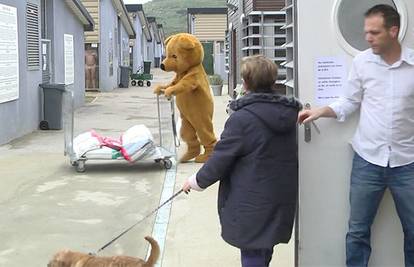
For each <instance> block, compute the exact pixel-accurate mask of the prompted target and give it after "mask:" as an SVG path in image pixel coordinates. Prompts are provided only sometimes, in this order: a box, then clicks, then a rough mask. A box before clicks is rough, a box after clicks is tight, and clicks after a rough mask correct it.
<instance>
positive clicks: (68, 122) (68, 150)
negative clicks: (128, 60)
mask: <svg viewBox="0 0 414 267" xmlns="http://www.w3.org/2000/svg"><path fill="white" fill-rule="evenodd" d="M162 98H163V97H162ZM160 102H169V103H168V104H169V106H170V108H171V111H170V112H171V127H172V129H171V130H172V138H173V145H170V147H174V146H175V147H178V146H179V145H180V141H179V138H178V136H177V130H176V122H175V104H174V98H171V99H165V100H164V98H163V100H161V99H160V96H157V114H158V133H159V143H158V144H157V145H154V146H151V147H150V148H149V149H148V150H147V151H146V152H145V153H144V155H143V156H142V157H140V158H139V159H138V160H136V161H142V160H153V161H154V162H156V163H158V164H161V165H162V166H163V167H164V168H165V169H170V168H171V167H172V161H171V158H172V157H174V155H175V152H172V151H170V150H169V149H168V148H166V147H165V146H164V138H163V127H162V126H163V125H162V120H161V103H160ZM63 109H64V112H63V113H64V123H63V124H64V154H65V156H68V157H69V159H70V164H71V165H72V166H74V167H75V168H76V171H77V172H84V171H85V165H86V161H88V160H97V161H99V160H117V161H126V160H125V158H123V157H122V156H121V155H120V154H119V156H115V157H114V156H113V155H114V151H111V149H109V148H108V147H101V148H99V149H101V151H99V149H96V150H94V152H95V153H92V155H91V153H89V154H88V153H85V154H83V155H82V156H80V157H79V156H78V155H76V153H75V150H74V124H75V123H74V122H75V119H74V96H73V92H72V91H66V92H65V95H64V108H63ZM97 150H98V152H100V154H101V155H102V154H105V153H112V154H111V155H112V156H109V157H107V158H102V157H96V156H93V155H96V151H97ZM134 162H135V161H134Z"/></svg>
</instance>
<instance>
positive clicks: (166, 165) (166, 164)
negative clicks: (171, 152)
mask: <svg viewBox="0 0 414 267" xmlns="http://www.w3.org/2000/svg"><path fill="white" fill-rule="evenodd" d="M163 164H164V168H165V169H167V170H169V169H171V167H172V162H171V160H170V159H164V162H163Z"/></svg>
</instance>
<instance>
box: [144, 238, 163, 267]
mask: <svg viewBox="0 0 414 267" xmlns="http://www.w3.org/2000/svg"><path fill="white" fill-rule="evenodd" d="M145 240H147V241H148V242H149V243H150V244H151V253H150V255H149V257H148V259H147V262H146V263H145V266H148V267H152V266H154V265H155V263H156V262H157V260H158V258H159V256H160V253H161V252H160V246H159V245H158V243H157V241H156V240H155V239H154V238H152V237H150V236H146V237H145Z"/></svg>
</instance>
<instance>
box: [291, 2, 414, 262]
mask: <svg viewBox="0 0 414 267" xmlns="http://www.w3.org/2000/svg"><path fill="white" fill-rule="evenodd" d="M379 3H388V4H391V5H394V6H396V7H397V9H398V10H399V12H400V13H401V14H402V20H403V21H402V23H403V25H402V34H401V38H402V40H403V43H404V44H405V45H407V46H411V47H413V46H414V32H413V26H414V22H413V21H412V20H411V21H410V22H409V23H410V24H408V25H407V13H409V15H410V16H411V17H410V18H412V17H413V16H414V1H413V0H399V1H397V0H394V1H393V0H388V1H387V0H382V1H380V0H363V1H361V0H338V1H335V0H318V1H309V0H297V1H296V8H297V10H296V12H297V16H296V18H298V20H297V24H296V26H297V43H296V49H297V59H298V61H297V65H296V66H297V68H298V69H297V73H298V80H297V83H298V85H297V92H298V96H299V99H300V100H301V101H302V103H310V104H311V106H313V107H315V106H317V105H318V104H317V101H316V98H317V97H320V96H321V94H322V93H321V91H316V80H317V78H318V77H320V75H321V74H320V72H318V71H317V70H316V69H315V66H316V65H315V62H316V61H317V60H320V61H323V60H324V59H325V60H326V59H330V60H331V61H333V62H336V63H339V65H340V64H342V63H344V65H345V67H344V69H345V70H346V73H347V72H348V70H349V66H350V63H351V60H352V58H353V56H354V55H355V53H356V52H357V51H358V50H362V49H365V48H367V46H366V43H365V42H364V36H363V13H364V12H365V11H366V10H367V9H368V8H369V7H371V6H373V5H375V4H379ZM407 28H408V29H409V30H407ZM404 33H405V35H404ZM328 57H329V58H328ZM328 69H329V67H328ZM340 69H341V68H339V69H337V71H338V70H340ZM335 75H339V76H340V75H341V73H340V71H338V72H337V73H335ZM339 81H340V80H339ZM339 84H340V83H339ZM324 93H327V92H326V91H325V92H324ZM328 95H329V92H328ZM332 96H335V92H334V91H333V92H332ZM327 99H328V100H325V101H329V98H327ZM322 100H323V99H322ZM357 113H358V112H356V114H354V116H353V117H352V118H350V119H349V120H348V121H347V122H345V123H339V122H336V121H335V120H333V119H319V120H318V121H317V122H316V124H317V125H318V127H319V129H320V134H318V133H317V132H316V131H315V128H314V127H313V126H312V125H311V139H310V141H309V142H305V131H304V129H305V127H300V128H299V135H298V138H299V140H298V145H299V185H300V188H299V213H298V216H299V219H298V225H297V226H298V233H297V239H298V246H297V265H298V266H312V267H316V266H317V267H324V266H326V267H333V266H345V235H346V232H347V228H348V226H347V223H348V214H349V202H348V193H349V180H350V170H351V162H352V156H353V152H352V149H351V146H350V145H349V143H348V142H349V140H350V139H351V137H352V135H353V133H354V130H355V127H356V123H357V120H358V114H357ZM371 242H372V244H371V245H372V248H373V250H372V254H371V259H370V266H384V267H385V266H387V267H391V266H392V267H394V266H404V264H403V235H402V230H401V225H400V222H399V219H398V217H397V214H396V210H395V208H394V204H393V201H392V198H391V196H390V194H389V192H387V193H386V195H385V196H384V199H383V201H382V203H381V205H380V208H379V212H378V214H377V216H376V219H375V222H374V225H373V229H372V240H371Z"/></svg>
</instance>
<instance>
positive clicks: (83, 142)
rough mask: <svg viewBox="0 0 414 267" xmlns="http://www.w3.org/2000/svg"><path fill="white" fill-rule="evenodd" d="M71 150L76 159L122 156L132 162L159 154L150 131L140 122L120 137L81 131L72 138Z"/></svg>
mask: <svg viewBox="0 0 414 267" xmlns="http://www.w3.org/2000/svg"><path fill="white" fill-rule="evenodd" d="M73 150H74V152H75V156H76V160H78V159H80V158H82V157H83V158H86V159H119V158H121V159H122V158H124V159H126V160H127V161H130V162H134V161H137V160H140V159H143V158H146V157H150V156H151V157H155V158H157V156H158V154H161V153H160V151H159V149H158V147H156V146H155V144H154V140H153V137H152V134H151V132H150V131H149V129H148V128H147V127H146V126H145V125H142V124H140V125H135V126H133V127H131V128H129V129H128V130H127V131H125V132H124V133H123V134H122V135H121V137H120V139H113V138H110V137H104V136H101V135H99V134H98V133H96V132H95V131H94V130H90V131H88V132H85V133H82V134H80V135H78V136H77V137H76V138H75V139H74V140H73Z"/></svg>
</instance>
